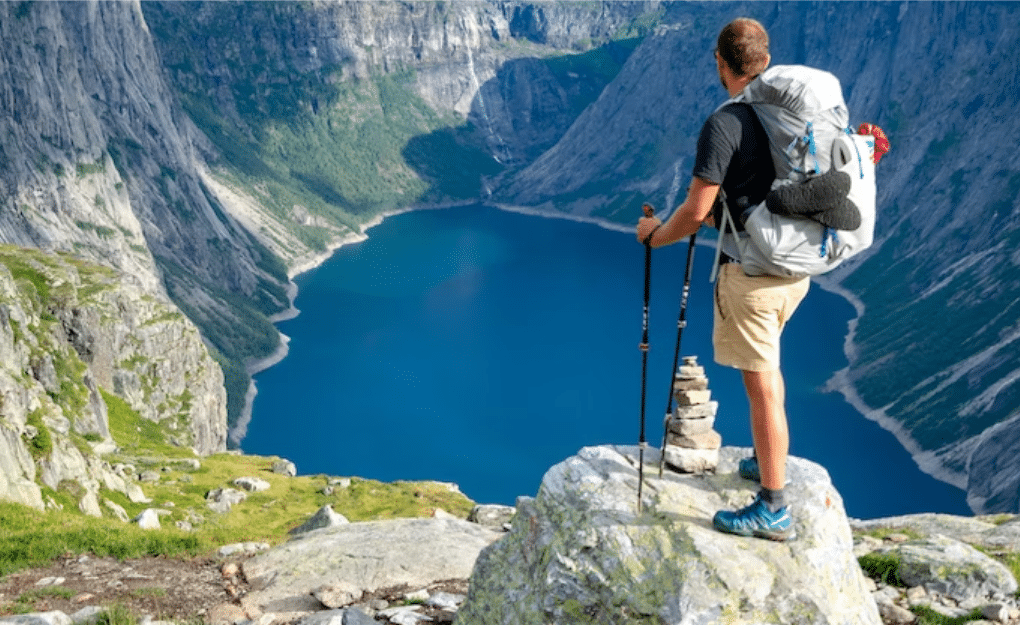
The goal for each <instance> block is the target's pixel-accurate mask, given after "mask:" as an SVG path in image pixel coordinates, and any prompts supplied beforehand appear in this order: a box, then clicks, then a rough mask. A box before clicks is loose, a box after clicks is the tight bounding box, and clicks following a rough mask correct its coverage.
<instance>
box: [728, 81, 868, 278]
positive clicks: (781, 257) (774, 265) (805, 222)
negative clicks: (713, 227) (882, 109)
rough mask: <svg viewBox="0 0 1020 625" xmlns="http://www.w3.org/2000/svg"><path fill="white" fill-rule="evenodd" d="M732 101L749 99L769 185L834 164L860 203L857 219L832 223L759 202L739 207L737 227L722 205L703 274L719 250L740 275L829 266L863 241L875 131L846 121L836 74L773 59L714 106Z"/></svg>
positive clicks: (799, 272)
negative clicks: (761, 136)
mask: <svg viewBox="0 0 1020 625" xmlns="http://www.w3.org/2000/svg"><path fill="white" fill-rule="evenodd" d="M732 102H744V103H746V104H749V105H750V106H751V107H752V108H753V109H754V111H755V113H756V114H757V115H758V119H759V120H760V121H761V123H762V126H764V128H765V132H766V134H768V137H769V147H770V148H771V152H772V161H773V165H774V166H775V170H776V181H775V182H774V183H773V188H776V187H777V186H779V185H784V184H797V183H800V182H803V181H805V180H808V179H810V178H811V177H813V176H817V175H819V174H823V173H825V172H827V171H829V169H830V167H835V168H838V169H839V170H841V171H845V172H846V173H847V174H849V176H850V180H851V183H850V191H849V193H848V195H847V197H848V199H849V200H850V201H852V202H853V203H854V205H856V206H857V209H858V210H859V211H860V215H861V225H860V226H859V227H858V228H857V229H855V230H834V229H832V228H828V227H826V226H824V225H822V224H821V223H818V222H817V221H814V220H812V219H808V218H803V217H788V216H783V215H777V214H774V213H772V212H770V211H769V210H768V208H767V207H766V205H765V202H762V203H761V204H758V205H757V206H755V207H753V208H751V209H749V210H748V211H747V212H745V216H746V217H745V221H744V229H745V232H737V229H736V227H735V225H734V224H733V222H732V217H731V216H730V211H729V210H723V211H721V212H722V223H720V224H719V244H718V248H717V249H716V263H715V268H713V272H712V278H711V279H713V280H714V279H715V273H716V268H718V264H719V263H718V258H719V254H720V253H721V252H722V251H726V253H727V254H729V255H730V256H732V257H734V258H737V259H739V260H740V263H741V267H742V268H743V270H744V273H746V274H747V275H751V276H757V275H774V276H786V277H803V276H815V275H819V274H822V273H825V272H827V271H830V270H832V269H835V268H836V267H837V266H838V265H839V264H840V263H842V262H843V261H844V260H846V259H847V258H850V257H851V256H853V255H855V254H857V253H858V252H860V251H862V250H864V249H866V248H867V247H869V246H870V245H871V243H872V240H873V238H874V230H875V195H876V188H875V164H874V160H873V153H874V148H875V139H874V137H873V136H871V135H858V134H854V133H853V132H852V131H851V130H850V129H849V127H848V125H849V112H848V111H847V107H846V103H845V102H844V101H843V91H842V88H841V87H840V84H839V80H838V79H837V78H836V77H835V76H833V75H832V74H830V73H829V72H825V71H822V70H818V69H813V68H810V67H805V66H803V65H777V66H775V67H772V68H770V69H768V70H766V71H765V72H764V73H762V74H761V76H759V77H758V78H757V79H755V80H754V81H753V82H751V84H749V85H748V86H747V87H745V88H744V90H743V91H741V92H740V93H739V94H737V95H736V96H735V97H734V98H732V99H731V100H728V101H727V102H726V103H724V104H723V105H722V106H725V105H726V104H730V103H732ZM720 108H721V107H720ZM724 239H728V241H726V242H725V243H724V241H723V240H724ZM723 247H725V248H726V249H725V250H723Z"/></svg>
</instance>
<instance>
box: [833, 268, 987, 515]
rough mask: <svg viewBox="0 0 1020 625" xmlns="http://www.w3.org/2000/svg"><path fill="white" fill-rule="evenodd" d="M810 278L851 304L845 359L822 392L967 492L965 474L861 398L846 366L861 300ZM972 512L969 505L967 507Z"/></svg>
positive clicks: (926, 469)
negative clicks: (949, 466)
mask: <svg viewBox="0 0 1020 625" xmlns="http://www.w3.org/2000/svg"><path fill="white" fill-rule="evenodd" d="M814 282H815V283H816V284H817V285H818V286H819V287H820V288H822V289H824V290H826V291H828V292H830V293H833V294H835V295H838V296H839V297H842V298H843V299H844V300H846V301H847V302H849V303H850V305H851V306H853V308H854V317H853V318H852V319H850V321H849V323H848V324H847V326H848V327H847V333H846V336H845V337H844V339H843V354H844V356H846V359H847V361H848V364H847V366H845V367H843V368H842V369H839V370H838V371H836V372H835V373H833V374H832V377H830V378H829V379H828V381H826V383H825V384H824V385H823V386H822V390H823V391H824V392H836V393H839V394H840V395H842V396H843V399H844V400H845V401H846V402H847V403H848V404H850V406H851V407H852V408H853V409H854V410H856V411H857V412H858V413H859V414H860V415H861V416H862V417H864V418H865V419H868V420H869V421H873V422H874V423H876V424H878V426H879V427H881V428H882V429H883V430H885V431H887V432H889V433H890V434H892V435H893V436H894V437H895V438H896V441H897V442H898V443H899V444H900V446H901V447H903V449H905V450H906V452H907V453H908V454H910V458H911V459H912V460H913V461H914V464H916V465H917V467H918V468H919V469H920V470H921V471H922V472H923V473H926V474H927V475H930V476H931V477H932V478H934V479H936V480H939V481H940V482H945V483H946V484H949V485H950V486H953V487H955V488H958V489H960V490H962V491H963V492H964V494H966V493H967V488H966V479H967V478H966V475H960V474H958V473H956V472H953V471H950V470H948V469H946V468H945V466H944V465H943V464H942V463H941V462H940V461H939V460H938V456H937V451H926V450H924V449H921V446H920V445H919V444H918V443H917V441H916V440H914V438H913V436H911V435H910V432H909V431H907V430H906V429H905V428H904V427H903V425H902V424H900V422H899V421H896V420H895V419H893V418H892V417H890V416H888V415H887V414H886V412H885V409H884V408H873V407H871V406H869V405H868V404H866V403H865V402H864V400H863V399H861V396H860V393H858V391H857V387H856V386H854V384H853V382H852V381H851V380H850V368H851V367H853V365H854V363H855V362H856V360H857V358H858V355H859V351H858V349H857V344H856V343H854V337H855V336H856V334H857V324H858V322H859V321H860V319H861V317H863V316H864V311H865V307H864V302H862V301H861V300H860V299H859V298H858V297H857V296H856V295H854V294H853V293H851V292H850V291H848V290H847V289H845V288H843V286H842V285H840V284H839V283H838V282H837V281H835V280H833V279H831V278H826V277H824V276H821V277H816V278H814ZM971 511H972V512H973V509H972V510H971Z"/></svg>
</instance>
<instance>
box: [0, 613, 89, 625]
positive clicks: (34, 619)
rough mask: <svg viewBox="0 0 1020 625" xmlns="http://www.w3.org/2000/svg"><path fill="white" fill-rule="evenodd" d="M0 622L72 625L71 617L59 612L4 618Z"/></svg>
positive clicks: (23, 624) (25, 624) (18, 624)
mask: <svg viewBox="0 0 1020 625" xmlns="http://www.w3.org/2000/svg"><path fill="white" fill-rule="evenodd" d="M0 622H3V623H9V624H11V625H72V623H71V617H70V616H68V615H66V614H64V613H63V612H61V611H60V610H53V611H52V612H33V613H32V614H18V615H15V616H5V617H3V618H2V619H0Z"/></svg>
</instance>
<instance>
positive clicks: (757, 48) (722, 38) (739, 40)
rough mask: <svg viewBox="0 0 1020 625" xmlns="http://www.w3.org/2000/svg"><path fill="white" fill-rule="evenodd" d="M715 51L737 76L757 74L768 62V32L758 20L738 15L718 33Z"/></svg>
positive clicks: (763, 69)
mask: <svg viewBox="0 0 1020 625" xmlns="http://www.w3.org/2000/svg"><path fill="white" fill-rule="evenodd" d="M716 51H717V52H718V53H719V56H720V57H722V60H723V61H724V62H725V63H726V65H728V66H729V68H730V70H732V71H733V73H734V74H736V75H737V76H757V75H758V74H760V73H762V72H763V71H765V68H766V67H768V64H769V34H768V33H767V32H765V27H764V26H762V25H761V23H760V22H759V21H758V20H754V19H751V18H749V17H738V18H737V19H735V20H733V21H732V22H730V23H729V24H727V25H726V26H725V27H724V28H723V29H722V32H720V33H719V39H718V40H717V41H716Z"/></svg>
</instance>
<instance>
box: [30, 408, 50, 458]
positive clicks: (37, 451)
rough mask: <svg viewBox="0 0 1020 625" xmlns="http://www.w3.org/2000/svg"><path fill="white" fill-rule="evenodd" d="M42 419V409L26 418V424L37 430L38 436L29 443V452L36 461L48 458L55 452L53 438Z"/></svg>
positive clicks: (36, 410) (34, 411)
mask: <svg viewBox="0 0 1020 625" xmlns="http://www.w3.org/2000/svg"><path fill="white" fill-rule="evenodd" d="M42 417H43V409H42V408H36V409H35V410H33V411H32V412H30V413H28V415H26V416H25V423H27V424H28V425H30V426H32V427H34V428H35V429H36V435H35V436H33V437H32V438H31V439H30V440H29V441H28V450H29V452H31V454H32V457H34V458H35V459H36V460H40V459H42V458H48V457H49V455H50V454H51V453H52V452H53V438H52V437H51V436H50V430H49V428H47V427H46V424H45V423H43V419H42Z"/></svg>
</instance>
